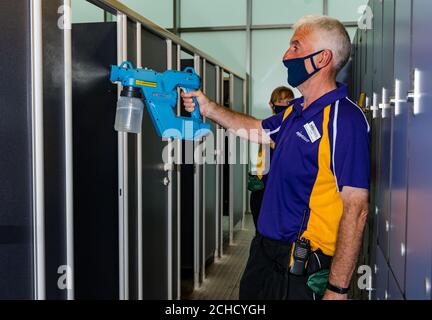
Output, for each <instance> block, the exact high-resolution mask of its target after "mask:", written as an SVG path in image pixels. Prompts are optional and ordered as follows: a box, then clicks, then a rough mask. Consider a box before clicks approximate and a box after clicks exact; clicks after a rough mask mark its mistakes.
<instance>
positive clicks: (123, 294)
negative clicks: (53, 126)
mask: <svg viewBox="0 0 432 320" xmlns="http://www.w3.org/2000/svg"><path fill="white" fill-rule="evenodd" d="M117 56H118V64H120V63H122V62H123V61H124V60H126V59H127V17H126V16H125V15H124V14H122V13H121V12H118V13H117ZM121 89H122V88H121V85H120V84H119V85H118V94H119V95H120V92H121ZM127 138H128V136H127V133H120V132H119V133H118V168H119V169H118V170H119V171H118V172H119V186H118V187H119V290H120V292H119V297H120V300H128V299H129V253H128V242H129V241H128V236H129V235H128V197H127V193H128V190H127V186H128V178H127V173H128V168H127V163H128V154H127V153H128V145H127V142H128V141H127Z"/></svg>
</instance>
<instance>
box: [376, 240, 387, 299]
mask: <svg viewBox="0 0 432 320" xmlns="http://www.w3.org/2000/svg"><path fill="white" fill-rule="evenodd" d="M374 273H375V276H374V278H373V282H374V283H373V287H374V288H375V299H376V300H385V299H386V298H387V296H388V291H387V288H388V274H389V270H388V266H387V262H386V259H385V257H384V253H383V251H382V250H381V248H380V247H379V246H378V247H377V250H376V262H375V265H374Z"/></svg>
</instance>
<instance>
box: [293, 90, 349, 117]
mask: <svg viewBox="0 0 432 320" xmlns="http://www.w3.org/2000/svg"><path fill="white" fill-rule="evenodd" d="M336 85H337V88H336V89H334V90H332V91H330V92H327V93H326V94H325V95H323V96H322V97H320V98H319V99H318V100H316V101H314V102H313V103H312V104H311V105H310V106H309V107H307V109H306V110H304V111H303V110H302V109H303V102H304V97H301V98H299V99H297V100H296V101H295V104H294V107H293V108H294V110H295V111H296V113H297V114H299V115H300V114H301V115H302V116H303V117H304V118H305V119H306V120H310V119H311V118H312V117H313V116H315V115H316V114H317V113H319V112H321V111H322V110H324V108H325V107H327V106H328V105H329V104H333V103H334V102H336V101H338V100H340V99H343V98H346V97H347V96H348V87H347V86H346V85H344V84H342V83H340V82H338V83H337V84H336Z"/></svg>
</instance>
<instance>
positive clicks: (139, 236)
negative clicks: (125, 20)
mask: <svg viewBox="0 0 432 320" xmlns="http://www.w3.org/2000/svg"><path fill="white" fill-rule="evenodd" d="M137 67H138V68H142V26H141V23H137ZM142 192H143V179H142V133H139V134H138V135H137V193H138V197H137V211H138V217H137V224H138V225H137V241H138V246H137V251H138V252H137V260H138V261H137V265H138V300H143V295H144V292H143V283H144V282H143V281H144V277H143V267H144V266H143V210H142V208H143V202H142V196H143V193H142Z"/></svg>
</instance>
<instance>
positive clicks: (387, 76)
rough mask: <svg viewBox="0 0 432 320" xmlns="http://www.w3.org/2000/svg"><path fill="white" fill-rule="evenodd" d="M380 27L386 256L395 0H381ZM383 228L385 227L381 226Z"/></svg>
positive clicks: (386, 250) (386, 246) (385, 244)
mask: <svg viewBox="0 0 432 320" xmlns="http://www.w3.org/2000/svg"><path fill="white" fill-rule="evenodd" d="M382 17H383V18H382V19H383V29H382V41H383V47H382V79H381V88H382V97H381V103H382V106H381V140H380V141H381V152H380V153H381V158H380V159H381V160H380V161H381V168H380V173H381V201H382V202H381V208H382V210H383V213H384V214H383V218H384V219H383V220H381V222H382V223H383V224H381V230H380V231H383V232H381V235H382V237H381V238H380V240H381V241H380V245H381V248H382V249H383V253H384V256H385V257H386V258H387V259H388V255H389V240H388V239H389V238H388V237H389V231H390V217H391V207H390V199H391V174H390V172H391V167H392V156H391V146H392V142H393V141H392V127H393V113H392V112H391V111H392V109H391V106H390V103H389V100H390V96H391V95H393V84H394V80H393V79H394V77H393V75H394V71H393V70H394V64H393V57H394V0H385V1H383V16H382ZM383 228H384V230H383Z"/></svg>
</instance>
